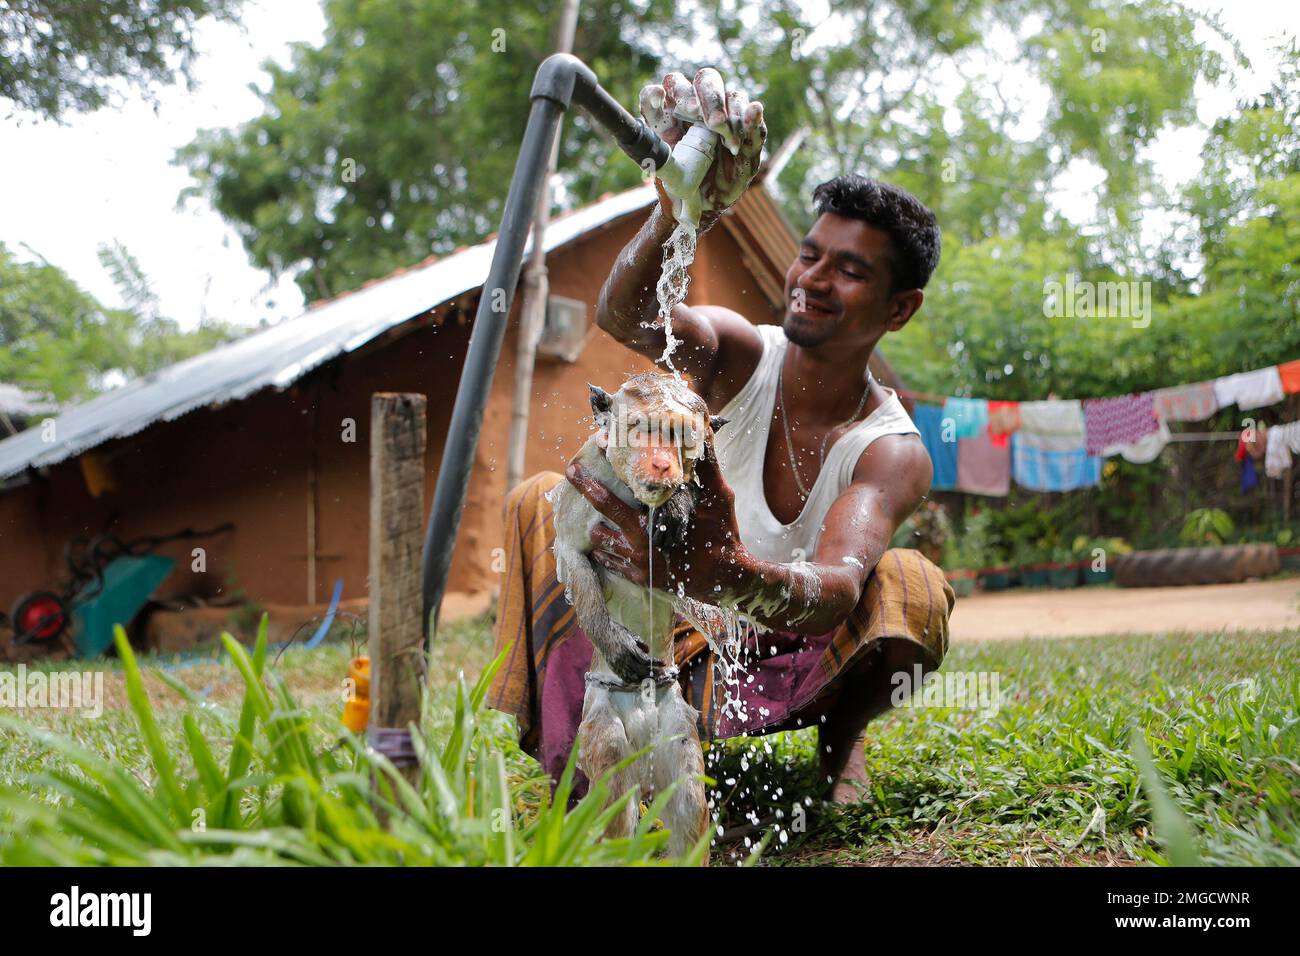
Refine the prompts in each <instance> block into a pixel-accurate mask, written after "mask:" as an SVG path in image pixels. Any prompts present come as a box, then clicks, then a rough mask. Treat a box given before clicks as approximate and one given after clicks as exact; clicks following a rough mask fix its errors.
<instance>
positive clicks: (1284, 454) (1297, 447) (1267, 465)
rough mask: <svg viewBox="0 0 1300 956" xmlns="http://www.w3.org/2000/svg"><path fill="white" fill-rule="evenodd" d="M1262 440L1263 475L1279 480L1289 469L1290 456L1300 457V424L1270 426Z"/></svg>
mask: <svg viewBox="0 0 1300 956" xmlns="http://www.w3.org/2000/svg"><path fill="white" fill-rule="evenodd" d="M1264 440H1265V442H1267V447H1266V449H1265V451H1264V474H1266V475H1268V476H1269V477H1270V478H1280V477H1282V475H1284V474H1286V472H1287V471H1288V470H1289V469H1290V468H1291V461H1292V458H1291V456H1292V455H1300V422H1290V423H1288V424H1286V425H1270V426H1269V427H1268V431H1267V432H1266V433H1265V435H1264Z"/></svg>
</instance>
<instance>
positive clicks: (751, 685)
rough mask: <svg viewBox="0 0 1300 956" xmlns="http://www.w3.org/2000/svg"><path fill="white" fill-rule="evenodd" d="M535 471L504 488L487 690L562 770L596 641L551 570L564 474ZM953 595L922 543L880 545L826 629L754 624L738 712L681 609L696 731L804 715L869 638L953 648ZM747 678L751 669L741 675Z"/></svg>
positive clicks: (734, 731) (771, 723) (929, 652)
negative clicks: (497, 659)
mask: <svg viewBox="0 0 1300 956" xmlns="http://www.w3.org/2000/svg"><path fill="white" fill-rule="evenodd" d="M563 480H565V479H564V476H563V475H560V474H558V473H556V472H542V473H540V474H537V475H534V476H532V477H531V478H529V479H527V480H526V481H524V482H523V483H521V484H520V485H518V486H517V487H516V488H515V489H514V490H513V491H511V492H510V494H509V495H508V496H507V498H506V514H505V560H506V568H505V580H504V582H503V583H502V587H501V598H500V602H499V604H498V608H497V621H496V644H497V650H496V653H500V652H501V651H502V649H504V648H505V646H506V644H508V643H511V642H513V644H512V646H511V648H510V654H509V656H508V657H507V659H506V662H505V665H504V666H503V667H502V668H501V670H500V671H499V672H498V673H497V675H496V678H495V680H494V681H493V683H492V687H491V689H490V690H489V693H488V704H489V705H490V706H491V707H493V708H495V709H496V710H500V711H504V712H505V713H508V714H514V716H515V718H516V719H517V720H518V722H519V743H520V746H521V747H522V748H523V749H524V751H525V752H527V753H529V754H531V755H532V756H533V757H536V758H537V759H538V760H539V761H541V763H542V766H543V768H544V769H545V770H546V771H547V772H549V773H550V774H551V775H552V776H553V777H555V778H557V779H558V777H559V775H560V772H561V771H562V770H563V768H564V765H565V763H566V761H567V760H568V757H569V753H570V751H571V749H572V747H573V743H574V740H575V739H576V737H577V733H578V725H579V723H580V722H581V716H582V702H583V697H584V696H585V693H586V685H585V681H584V675H585V674H586V672H587V668H588V667H589V665H590V663H591V655H592V647H591V642H590V641H589V640H588V638H587V636H586V634H584V633H583V632H582V629H581V628H580V627H579V626H578V623H577V620H576V618H575V616H574V612H573V608H572V607H570V605H569V602H568V600H566V598H565V596H564V588H563V586H562V585H561V584H560V583H559V581H558V580H557V579H556V576H555V556H554V553H553V551H552V544H553V542H554V540H555V525H554V521H553V519H552V514H551V503H550V502H549V501H548V500H547V499H546V497H545V495H546V492H547V491H549V490H550V489H551V488H552V487H554V486H555V484H556V483H557V482H560V481H563ZM954 600H955V599H954V595H953V592H952V588H951V587H949V585H948V582H947V581H946V580H945V579H944V576H943V572H942V571H940V570H939V568H937V567H936V566H935V565H934V564H932V563H931V562H930V561H929V560H927V559H926V558H925V557H924V556H923V555H921V553H920V552H918V551H912V550H905V549H900V548H895V549H891V550H889V551H886V552H885V554H884V556H883V557H882V558H881V560H880V563H879V564H878V565H877V566H876V569H875V571H874V572H873V573H872V574H871V576H870V577H869V578H868V579H867V583H866V586H865V587H864V588H863V591H862V597H861V599H860V600H859V601H858V604H857V607H855V608H854V609H853V612H852V613H851V614H850V615H849V617H848V619H847V620H846V621H845V622H844V623H843V624H841V625H840V626H839V627H838V628H836V629H835V630H834V631H831V632H829V633H826V634H822V635H808V634H799V633H795V632H783V631H772V632H767V633H764V634H761V635H758V636H757V637H754V636H752V635H751V637H750V641H749V646H748V648H747V651H748V654H747V656H748V664H747V669H746V679H745V681H742V687H741V696H742V698H743V699H744V703H745V706H744V708H743V710H744V711H745V716H744V718H741V717H739V716H737V715H736V714H735V713H733V712H724V711H723V707H722V706H721V704H722V700H721V699H720V698H721V696H722V695H723V693H724V691H725V688H723V687H722V686H721V682H718V686H717V687H715V679H716V670H717V669H716V668H715V667H714V654H713V652H712V650H711V649H710V648H709V645H708V643H707V641H706V640H705V637H704V635H703V634H701V633H699V632H698V631H696V630H695V629H694V628H693V627H691V625H690V624H689V623H687V622H686V621H684V620H680V619H679V622H678V626H677V634H676V641H675V656H676V662H677V666H678V667H679V669H680V681H681V683H682V690H683V692H684V694H685V696H686V699H687V700H688V701H689V702H690V703H691V705H692V706H694V707H695V708H696V709H697V710H698V711H699V712H700V728H699V729H700V736H701V738H702V739H705V740H708V739H714V738H725V737H734V736H737V735H741V734H760V733H770V732H773V731H776V730H785V729H792V728H794V727H797V726H809V725H810V724H812V723H815V722H816V715H817V714H820V713H821V712H822V711H823V709H824V708H825V707H826V706H828V704H829V702H830V701H832V700H833V699H834V695H835V693H836V692H837V691H838V685H839V682H840V679H841V678H842V677H843V676H844V675H845V674H846V673H847V672H848V670H849V669H850V668H852V667H853V666H854V665H855V664H856V663H858V662H859V661H860V660H861V659H862V658H863V657H864V656H865V654H866V653H867V652H868V651H869V650H870V648H871V647H872V645H873V642H875V641H878V640H880V639H882V638H895V639H902V640H908V641H912V642H914V643H916V644H918V645H919V646H920V647H921V648H922V649H923V650H924V653H925V656H926V657H927V659H928V660H929V662H930V665H931V666H933V667H937V666H939V663H940V662H941V661H942V660H943V658H944V655H945V654H946V653H947V651H948V615H949V613H950V612H951V610H952V606H953V602H954ZM749 677H753V678H754V679H753V680H752V681H751V680H748V678H749Z"/></svg>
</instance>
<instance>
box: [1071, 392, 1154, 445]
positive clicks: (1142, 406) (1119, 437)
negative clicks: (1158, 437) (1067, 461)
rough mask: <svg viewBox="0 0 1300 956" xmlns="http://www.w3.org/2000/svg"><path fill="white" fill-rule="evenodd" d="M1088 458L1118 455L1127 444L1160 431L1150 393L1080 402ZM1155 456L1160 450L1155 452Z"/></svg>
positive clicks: (1152, 397)
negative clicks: (1090, 456)
mask: <svg viewBox="0 0 1300 956" xmlns="http://www.w3.org/2000/svg"><path fill="white" fill-rule="evenodd" d="M1083 418H1084V427H1085V429H1086V431H1087V441H1086V442H1085V444H1084V447H1085V448H1086V449H1087V451H1088V454H1089V455H1101V456H1102V457H1103V458H1106V457H1109V456H1111V455H1117V454H1119V452H1120V451H1121V450H1122V449H1123V448H1124V447H1125V446H1128V445H1132V444H1133V443H1134V442H1136V441H1140V440H1141V439H1143V438H1146V437H1147V436H1148V435H1150V434H1151V433H1152V432H1158V431H1159V430H1160V424H1159V422H1158V421H1157V420H1156V414H1155V398H1154V396H1152V394H1151V393H1150V392H1142V393H1140V394H1137V395H1121V396H1119V397H1118V398H1090V399H1087V400H1085V401H1084V403H1083ZM1156 453H1157V454H1159V450H1158V449H1157V452H1156Z"/></svg>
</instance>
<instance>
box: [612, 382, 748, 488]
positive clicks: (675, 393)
mask: <svg viewBox="0 0 1300 956" xmlns="http://www.w3.org/2000/svg"><path fill="white" fill-rule="evenodd" d="M588 388H590V389H591V411H592V414H593V416H594V417H595V420H596V426H597V427H598V428H599V429H600V431H599V432H598V433H597V436H596V440H597V442H598V443H599V444H600V446H601V447H602V448H603V449H604V450H605V458H606V459H607V460H608V461H609V464H610V467H611V468H613V469H614V474H615V475H617V476H618V478H619V480H620V481H622V482H623V483H624V484H625V485H627V486H628V488H630V489H631V490H632V494H634V495H636V497H637V500H638V501H640V502H641V503H642V504H645V505H649V506H650V507H653V508H657V507H659V506H660V505H662V504H664V503H665V502H667V501H668V499H669V498H671V497H672V496H673V495H674V494H675V493H676V492H677V491H679V490H680V489H681V488H683V487H685V486H686V484H687V483H688V482H690V481H691V480H692V479H693V478H694V477H695V464H696V462H698V461H699V460H700V458H701V456H703V455H704V454H706V449H708V448H711V447H712V445H713V433H714V432H715V431H716V430H717V429H719V428H721V427H722V426H723V425H724V424H725V423H726V419H724V418H721V417H719V416H717V415H710V414H709V408H708V406H707V405H705V404H704V399H702V398H700V397H699V396H698V395H696V394H695V393H694V392H692V391H691V390H690V389H689V388H687V387H686V383H685V382H683V381H682V380H680V379H678V378H676V377H675V376H672V375H668V374H665V373H662V372H642V373H640V374H638V375H632V376H630V377H629V378H628V379H627V381H625V382H624V383H623V386H622V388H620V389H619V390H618V391H617V392H615V393H614V394H613V395H611V394H610V393H609V392H607V391H605V390H604V389H603V388H601V387H600V386H598V385H589V386H588Z"/></svg>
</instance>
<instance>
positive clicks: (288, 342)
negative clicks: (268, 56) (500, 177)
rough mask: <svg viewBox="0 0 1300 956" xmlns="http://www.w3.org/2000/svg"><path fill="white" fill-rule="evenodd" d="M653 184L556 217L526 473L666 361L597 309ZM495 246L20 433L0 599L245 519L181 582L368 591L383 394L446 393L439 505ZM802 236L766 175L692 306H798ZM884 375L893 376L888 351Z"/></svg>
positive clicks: (453, 584) (203, 592)
mask: <svg viewBox="0 0 1300 956" xmlns="http://www.w3.org/2000/svg"><path fill="white" fill-rule="evenodd" d="M655 200H656V194H655V192H654V189H653V188H652V187H650V186H639V187H637V188H634V189H630V190H628V191H626V192H623V193H619V194H616V195H606V196H604V197H602V198H601V199H600V200H599V201H597V202H595V203H593V204H591V205H589V206H587V207H584V208H582V209H579V210H576V211H574V212H571V213H569V214H567V215H564V216H560V217H558V218H557V219H555V220H554V221H553V222H552V223H551V224H550V227H549V228H548V230H547V233H546V247H547V252H548V257H547V261H548V268H549V275H550V290H551V293H552V296H553V298H552V300H551V303H552V305H551V307H548V325H550V323H551V320H552V318H557V317H558V318H561V319H563V320H564V323H565V324H564V327H563V328H562V329H559V330H558V331H559V332H560V333H561V337H566V338H568V340H569V341H568V343H567V345H566V346H565V347H563V348H559V349H556V350H555V351H557V352H567V355H566V356H565V357H563V358H548V357H547V356H546V355H541V356H539V359H538V363H537V367H536V371H535V373H534V376H533V396H532V404H531V412H530V420H529V429H530V433H531V434H530V440H529V442H528V446H527V450H526V469H525V474H532V473H534V472H536V471H539V470H543V469H551V470H557V471H562V470H563V468H564V465H565V463H566V462H567V461H568V459H569V458H570V457H572V455H573V454H574V453H575V452H576V451H577V449H578V448H579V446H580V445H581V444H582V442H583V441H584V440H585V438H586V437H587V435H588V434H589V433H590V430H591V419H590V407H589V405H588V392H587V387H586V385H587V383H588V382H594V383H597V384H600V385H603V386H604V387H606V388H608V389H610V390H613V389H615V388H617V386H618V385H619V384H620V382H621V381H622V379H623V376H624V374H625V373H629V372H633V371H641V370H646V369H649V368H651V365H650V363H649V362H648V361H646V360H644V359H642V358H640V357H639V356H636V355H634V354H632V353H631V352H629V351H628V350H626V349H624V348H623V347H622V346H620V345H619V344H618V343H617V342H615V341H614V340H613V339H612V338H610V337H609V336H608V335H606V334H605V333H604V332H601V331H600V330H598V329H597V328H596V327H595V324H594V318H593V317H594V311H595V303H596V299H597V295H598V293H599V290H600V287H601V285H602V284H603V282H604V280H605V278H606V276H607V275H608V274H609V271H610V268H611V266H612V264H613V262H614V259H615V257H616V256H617V254H618V252H619V250H620V249H621V248H622V247H623V245H624V244H625V243H626V242H627V241H628V240H629V239H630V238H631V237H632V236H633V235H634V234H635V233H636V231H637V230H638V229H639V228H640V226H641V225H642V223H643V222H644V221H645V218H646V216H647V215H648V214H649V210H650V208H651V206H652V204H653V203H654V202H655ZM493 247H494V241H492V240H491V239H490V240H489V241H487V242H484V243H482V244H480V245H476V246H472V247H469V248H463V249H460V250H458V251H456V252H455V253H454V254H452V255H449V256H445V257H443V258H440V259H430V260H426V261H425V262H423V263H421V264H419V265H417V266H415V267H412V268H410V269H406V270H402V271H399V272H397V273H395V274H393V275H391V276H388V277H386V278H383V279H380V280H376V281H373V282H371V283H368V284H367V285H366V286H364V287H363V288H361V289H358V290H356V291H354V292H351V293H347V294H345V295H342V296H339V297H337V298H335V299H332V300H329V301H327V302H324V303H321V304H318V305H316V306H315V307H313V308H312V309H310V310H309V311H308V312H307V313H306V314H304V315H302V316H300V317H298V318H296V319H293V320H290V321H286V322H282V323H280V324H278V325H276V326H273V327H271V328H268V329H265V330H262V331H258V332H256V333H254V334H251V335H248V336H247V337H245V338H243V339H240V340H239V341H236V342H233V343H230V344H228V345H224V346H222V347H220V348H217V349H214V350H212V351H210V352H207V353H205V354H203V355H199V356H196V357H194V358H191V359H189V360H186V361H184V362H181V363H179V364H177V365H174V366H171V367H169V368H166V369H163V370H161V371H159V372H156V373H154V374H151V375H148V376H145V377H143V378H140V379H138V380H135V381H132V382H130V383H128V384H127V385H125V386H123V387H121V388H118V389H114V390H112V391H110V392H108V393H105V394H104V395H101V396H99V397H97V398H95V399H93V400H92V401H89V402H87V403H85V404H82V405H78V406H75V407H71V408H67V409H65V410H64V411H63V412H62V413H61V414H59V415H58V416H57V417H55V418H53V420H52V422H49V421H47V422H45V423H44V427H41V428H32V429H29V430H27V431H25V432H21V433H19V434H17V435H14V436H12V437H9V438H7V439H5V440H3V441H0V482H2V483H3V484H0V609H3V610H6V611H7V610H8V609H9V608H11V607H13V605H14V603H15V602H16V601H17V600H18V599H19V598H20V597H21V596H22V595H24V594H26V593H28V592H31V591H34V590H38V589H49V588H52V587H53V586H55V585H56V584H57V583H58V582H59V581H60V580H61V579H62V578H63V577H64V576H65V559H64V554H63V551H64V546H65V544H67V543H68V542H70V541H73V540H74V539H77V538H79V537H80V538H86V537H92V536H95V535H99V534H101V533H104V532H111V533H112V534H113V535H115V536H116V537H117V538H119V539H122V540H130V539H136V538H141V537H145V536H162V535H169V534H172V533H174V532H176V531H178V530H181V529H186V528H189V529H200V530H201V529H210V528H214V527H217V526H221V525H224V524H225V523H227V522H229V523H232V524H233V526H234V527H233V529H232V530H229V531H227V532H224V533H221V534H218V535H215V536H213V537H210V538H204V539H202V540H199V541H185V540H181V541H173V542H170V543H168V544H164V545H162V546H160V547H159V553H163V554H168V555H171V556H173V557H175V558H176V559H177V566H176V569H175V571H173V572H172V574H171V576H170V577H169V578H168V579H167V581H166V582H164V584H163V585H162V587H161V589H160V592H159V593H160V594H161V595H162V596H164V597H165V596H181V595H190V596H198V597H203V598H207V599H214V598H225V599H227V600H228V599H229V598H230V597H231V596H232V595H236V596H241V599H243V597H246V598H247V599H249V600H251V601H254V602H256V603H258V604H262V605H275V604H287V605H304V604H305V605H317V604H320V603H323V602H325V601H326V600H327V599H328V597H329V595H330V593H331V591H332V589H333V584H334V582H335V581H336V580H337V579H340V578H341V579H342V580H343V588H344V590H343V594H344V597H345V598H361V597H364V596H365V594H366V574H367V568H368V555H367V546H368V527H369V524H368V514H367V509H368V502H369V495H368V482H369V472H368V461H369V459H368V447H369V440H368V438H369V436H368V434H367V432H368V428H369V422H370V412H369V410H370V396H371V394H372V393H374V392H378V391H388V392H420V393H423V394H424V395H426V396H427V397H428V453H427V467H426V474H427V475H428V486H427V487H426V492H425V501H426V507H427V504H428V503H429V502H431V501H432V498H433V484H434V482H435V480H436V476H437V474H438V467H439V464H440V460H441V454H442V448H443V444H444V438H445V435H446V431H447V427H448V423H449V421H450V417H451V411H452V405H453V403H454V401H455V396H456V387H457V382H458V380H459V376H460V370H461V367H462V364H463V361H464V357H465V353H466V348H467V345H468V341H469V333H470V326H471V324H472V321H473V317H474V313H475V308H476V306H477V298H478V295H479V291H480V290H479V286H480V284H481V283H482V282H483V281H484V279H485V277H486V275H487V270H488V264H489V261H490V259H491V255H492V250H493ZM797 249H798V245H797V237H796V235H795V233H794V231H793V230H792V228H791V227H790V225H789V223H788V222H787V221H786V219H785V218H784V216H783V215H782V213H781V212H780V210H779V208H778V206H777V204H776V202H775V201H774V200H773V198H772V196H771V195H770V194H769V193H768V192H767V190H766V188H765V187H763V186H762V184H761V182H760V183H756V184H755V186H753V187H752V188H751V189H750V190H749V191H748V192H746V194H745V195H744V196H743V197H742V199H741V200H740V202H739V203H737V205H736V206H735V207H734V208H733V209H732V210H731V211H730V212H729V213H728V215H726V216H725V217H724V218H723V221H722V224H721V225H720V226H719V227H718V228H715V229H713V230H712V231H710V232H709V233H708V234H707V235H706V236H705V237H704V238H703V239H702V240H701V243H700V246H699V250H698V253H697V257H696V261H695V265H694V267H693V269H692V284H691V288H690V293H689V297H688V300H687V301H688V302H708V303H715V304H719V305H723V306H727V307H729V308H732V309H735V310H736V311H737V312H739V313H741V314H742V315H745V316H747V317H748V318H750V319H751V320H752V321H754V322H755V323H770V322H779V321H780V320H781V317H782V315H783V305H782V302H783V289H784V275H785V272H786V270H787V268H788V266H789V264H790V263H791V262H792V261H793V259H794V257H795V255H796V253H797ZM521 299H522V296H520V295H517V296H516V298H515V302H514V306H513V311H512V315H511V316H510V325H509V329H508V332H507V335H506V341H505V343H504V345H503V348H502V352H501V361H500V364H499V366H498V368H497V370H496V375H495V378H494V381H493V384H492V390H491V394H490V397H489V401H488V405H487V408H486V412H485V417H484V424H483V431H482V437H481V439H480V442H479V447H478V451H477V456H476V459H475V461H474V473H473V478H472V481H471V484H470V490H469V497H468V500H467V502H466V506H465V509H464V514H463V518H462V521H461V527H460V534H459V537H458V539H457V542H456V546H455V551H454V554H453V560H452V569H451V576H450V580H449V582H448V589H449V591H452V592H462V593H471V594H483V593H486V592H490V591H491V590H492V589H493V587H494V585H495V584H496V583H497V578H498V575H497V573H496V572H495V571H494V570H493V566H494V562H493V549H495V548H497V547H499V545H500V543H501V530H502V529H501V520H502V502H503V500H504V498H505V494H506V491H507V489H506V487H505V483H506V475H505V462H506V453H507V440H508V435H509V428H510V414H511V399H512V390H513V382H514V356H515V331H516V326H517V319H518V314H519V310H520V307H521ZM575 303H577V304H579V305H578V307H577V308H575V307H574V304H575ZM584 306H585V308H584ZM551 331H555V330H554V329H552V330H551ZM575 335H576V336H577V338H576V339H575V338H574V337H575ZM568 359H572V360H571V361H569V360H568ZM873 370H874V371H875V373H876V375H877V377H878V378H881V379H883V380H884V381H886V382H890V383H892V382H893V381H894V379H893V376H892V373H891V372H890V370H889V369H888V366H887V365H886V364H885V363H884V362H883V359H881V360H880V364H879V367H873ZM196 548H201V549H202V551H201V552H198V551H196V550H195V549H196ZM497 566H498V567H499V564H498V565H497Z"/></svg>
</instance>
